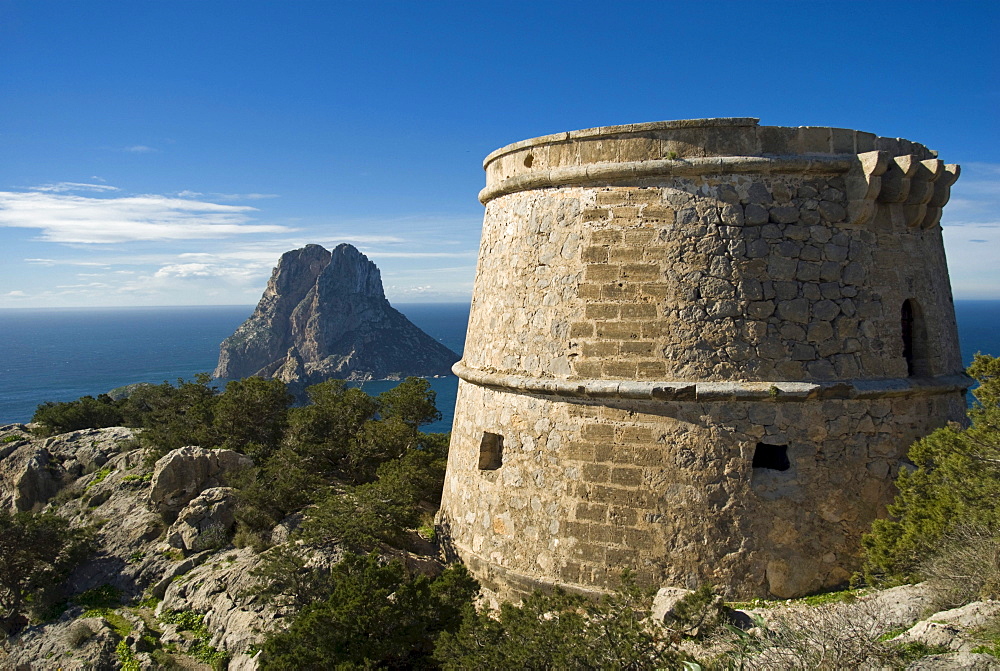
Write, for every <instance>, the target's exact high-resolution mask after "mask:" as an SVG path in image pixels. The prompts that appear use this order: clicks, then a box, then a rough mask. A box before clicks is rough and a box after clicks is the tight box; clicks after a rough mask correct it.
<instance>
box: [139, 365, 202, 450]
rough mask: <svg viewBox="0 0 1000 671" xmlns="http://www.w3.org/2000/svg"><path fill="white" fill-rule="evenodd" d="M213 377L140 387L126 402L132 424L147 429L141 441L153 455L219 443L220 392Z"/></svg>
mask: <svg viewBox="0 0 1000 671" xmlns="http://www.w3.org/2000/svg"><path fill="white" fill-rule="evenodd" d="M211 381H212V376H211V375H209V374H208V373H199V374H198V375H196V376H195V378H194V380H189V381H184V380H182V379H178V380H177V385H176V386H175V385H172V384H170V383H169V382H164V383H163V384H157V385H148V386H144V387H140V388H139V389H137V390H136V391H135V392H134V393H133V394H132V395H131V396H129V397H128V398H127V399H126V400H125V402H124V403H123V404H122V406H121V409H122V415H123V418H124V419H125V423H126V424H127V425H128V426H135V427H141V428H143V429H144V430H143V432H142V435H141V440H142V441H143V443H145V444H146V445H148V446H150V447H152V448H153V454H152V455H151V456H152V457H153V458H156V457H159V456H162V455H164V454H166V453H167V452H169V451H171V450H176V449H177V448H180V447H185V446H187V445H199V446H201V447H215V446H218V445H219V444H220V443H221V442H222V439H221V438H220V435H219V432H218V431H217V430H216V428H215V425H214V412H215V405H216V403H217V401H218V394H217V390H216V389H215V387H213V386H211V384H210V383H211Z"/></svg>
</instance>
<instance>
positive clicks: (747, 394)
mask: <svg viewBox="0 0 1000 671" xmlns="http://www.w3.org/2000/svg"><path fill="white" fill-rule="evenodd" d="M451 370H452V372H453V373H455V375H457V376H458V377H459V378H460V379H462V380H464V381H466V382H469V383H471V384H475V385H479V386H483V387H492V388H495V389H502V390H507V391H515V392H524V393H531V394H543V395H546V396H560V397H568V398H616V399H628V400H639V401H697V402H716V401H775V402H786V401H811V400H816V399H840V400H852V399H872V398H891V397H894V396H933V395H937V394H948V393H952V392H964V391H965V390H966V389H968V388H969V387H970V386H972V384H973V380H972V378H970V377H969V376H967V375H965V374H964V373H959V374H956V375H941V376H937V377H927V378H891V379H882V380H840V381H836V382H795V381H774V382H679V381H660V380H656V381H643V382H637V381H634V380H597V379H578V380H567V379H556V378H536V377H529V376H527V375H507V374H503V373H490V372H487V371H483V370H479V369H476V368H471V367H469V366H466V365H465V364H464V363H463V362H461V361H459V362H458V363H456V364H455V365H454V366H452V369H451Z"/></svg>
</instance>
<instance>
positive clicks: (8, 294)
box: [4, 290, 28, 298]
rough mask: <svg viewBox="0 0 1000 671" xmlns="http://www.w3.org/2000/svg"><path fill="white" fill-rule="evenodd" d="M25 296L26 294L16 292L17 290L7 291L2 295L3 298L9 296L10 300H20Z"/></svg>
mask: <svg viewBox="0 0 1000 671" xmlns="http://www.w3.org/2000/svg"><path fill="white" fill-rule="evenodd" d="M27 295H28V294H26V293H24V292H23V291H18V290H15V291H8V292H7V293H5V294H4V296H10V297H11V298H22V297H24V296H27Z"/></svg>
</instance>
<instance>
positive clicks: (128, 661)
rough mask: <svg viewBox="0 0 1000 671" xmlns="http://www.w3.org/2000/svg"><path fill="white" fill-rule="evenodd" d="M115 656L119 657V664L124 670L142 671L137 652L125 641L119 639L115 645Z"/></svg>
mask: <svg viewBox="0 0 1000 671" xmlns="http://www.w3.org/2000/svg"><path fill="white" fill-rule="evenodd" d="M115 656H116V657H118V664H119V665H120V668H121V670H122V671H141V669H142V666H141V665H140V664H139V660H138V659H136V656H135V653H134V652H132V649H131V648H130V647H128V645H126V644H125V641H118V645H117V647H115Z"/></svg>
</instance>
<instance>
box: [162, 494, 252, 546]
mask: <svg viewBox="0 0 1000 671" xmlns="http://www.w3.org/2000/svg"><path fill="white" fill-rule="evenodd" d="M235 504H236V491H235V490H234V489H231V488H229V487H210V488H209V489H206V490H205V491H203V492H202V493H201V494H199V495H198V496H196V497H195V498H194V499H192V500H191V502H190V503H188V504H187V506H185V507H184V510H182V511H181V512H180V515H178V516H177V519H176V520H175V521H174V523H173V524H172V525H171V527H170V529H169V530H168V531H167V544H169V545H170V546H171V547H175V548H178V549H180V550H183V551H185V552H200V551H202V550H209V549H214V548H218V547H221V546H223V545H225V544H226V543H227V542H228V541H229V532H230V531H232V528H233V525H235V524H236V518H235V517H234V516H233V511H234V508H235Z"/></svg>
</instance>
